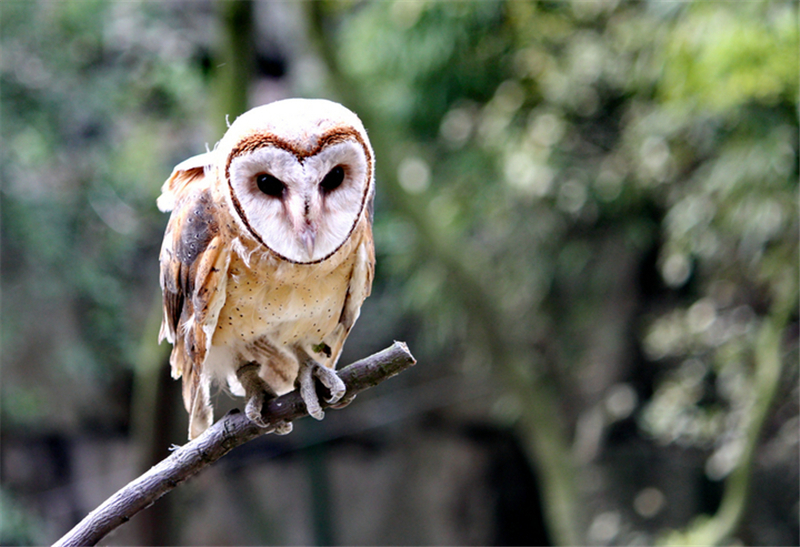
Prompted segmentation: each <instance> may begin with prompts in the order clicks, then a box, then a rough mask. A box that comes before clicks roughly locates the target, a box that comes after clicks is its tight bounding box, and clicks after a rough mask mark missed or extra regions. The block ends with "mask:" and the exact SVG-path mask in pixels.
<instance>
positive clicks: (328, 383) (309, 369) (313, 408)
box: [297, 359, 346, 420]
mask: <svg viewBox="0 0 800 547" xmlns="http://www.w3.org/2000/svg"><path fill="white" fill-rule="evenodd" d="M315 377H316V378H318V379H319V381H320V383H321V384H322V385H323V386H325V387H326V388H328V391H329V392H330V394H331V396H330V397H329V398H326V399H325V401H326V402H328V403H331V404H333V403H336V402H338V401H339V400H340V399H341V398H342V397H343V396H344V393H345V391H346V387H345V385H344V382H343V381H342V379H341V378H339V375H338V374H336V371H335V370H332V369H329V368H328V367H324V366H322V365H320V364H319V363H317V362H316V361H314V360H312V359H308V360H306V361H305V362H304V363H303V365H302V366H301V367H300V373H299V374H298V376H297V379H298V382H299V384H300V397H302V398H303V401H304V402H305V403H306V409H307V410H308V413H309V414H310V415H311V416H312V417H314V418H316V419H317V420H321V419H322V418H324V417H325V413H324V412H323V411H322V406H320V404H319V397H318V396H317V386H316V385H315V383H314V378H315Z"/></svg>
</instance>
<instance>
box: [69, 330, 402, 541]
mask: <svg viewBox="0 0 800 547" xmlns="http://www.w3.org/2000/svg"><path fill="white" fill-rule="evenodd" d="M415 363H416V360H415V359H414V357H413V356H412V355H411V353H410V352H409V351H408V347H407V346H406V344H405V343H403V342H395V343H394V344H393V345H392V346H391V347H389V348H386V349H385V350H383V351H380V352H378V353H376V354H374V355H371V356H369V357H366V358H364V359H361V360H360V361H356V362H355V363H353V364H351V365H349V366H347V367H345V368H343V369H341V370H340V371H339V376H340V377H341V379H342V380H343V381H344V383H345V385H346V386H347V392H346V393H345V396H344V400H350V399H352V398H353V397H355V396H356V394H357V393H359V392H361V391H364V390H365V389H369V388H371V387H374V386H376V385H378V384H379V383H381V382H382V381H384V380H386V379H388V378H391V377H392V376H394V375H396V374H398V373H400V372H402V371H403V370H405V369H407V368H409V367H411V366H413V365H414V364H415ZM320 402H321V403H322V406H323V407H328V406H329V405H327V404H326V403H325V402H324V400H321V401H320ZM307 415H308V413H307V412H306V407H305V404H304V403H303V400H302V399H301V398H300V395H299V393H298V392H297V391H292V392H291V393H287V394H285V395H282V396H281V397H277V398H275V399H270V400H269V401H267V402H266V403H265V404H264V408H263V409H262V416H263V418H264V421H265V422H267V423H268V424H270V425H273V424H277V423H279V422H281V421H287V422H291V421H293V420H296V419H298V418H302V417H303V416H307ZM265 431H266V430H265V429H261V428H260V427H258V426H256V425H255V424H253V422H251V421H250V420H249V419H248V418H247V417H246V416H245V415H244V414H243V413H241V412H238V411H233V412H229V413H228V414H226V415H225V416H223V417H222V419H220V420H219V421H217V422H216V423H215V424H213V425H212V426H211V427H209V428H208V429H207V430H206V432H205V433H203V434H202V435H201V436H200V437H198V438H197V439H195V440H193V441H191V442H189V443H187V444H185V445H183V446H181V447H180V448H178V449H177V450H175V451H174V452H173V453H172V454H171V455H170V456H169V457H167V458H166V459H164V460H162V461H161V462H160V463H158V464H156V465H155V466H153V467H151V468H150V470H149V471H147V472H146V473H144V474H143V475H142V476H140V477H139V478H137V479H135V480H133V481H131V482H130V483H128V485H127V486H125V487H123V488H122V489H121V490H119V491H118V492H117V493H116V494H114V495H113V496H111V497H110V498H108V499H107V500H106V501H105V502H104V503H103V504H102V505H100V506H99V507H98V508H97V509H95V510H94V511H92V512H91V513H89V514H88V515H87V516H86V517H85V518H84V519H83V520H82V521H81V522H79V523H78V524H77V525H76V526H75V527H74V528H73V529H72V530H70V531H69V532H67V534H66V535H64V537H62V538H61V539H60V540H58V541H57V542H56V543H55V545H56V546H59V547H61V546H64V547H66V546H78V545H96V544H97V542H98V541H100V540H101V539H102V538H103V537H105V536H106V534H108V533H109V532H111V531H112V530H114V529H115V528H117V527H118V526H120V525H121V524H123V523H124V522H127V521H128V520H129V519H130V518H131V517H132V516H133V515H135V514H136V513H138V512H139V511H141V510H142V509H145V508H147V507H149V506H150V505H152V504H153V503H154V502H155V501H156V500H157V499H158V498H160V497H161V496H163V495H164V494H166V493H167V492H169V491H170V490H172V489H173V488H175V487H176V486H178V485H179V484H180V483H182V482H183V481H185V480H186V479H188V478H189V477H191V476H193V475H195V474H196V473H198V472H199V471H201V470H202V469H204V468H205V467H206V466H208V465H210V464H212V463H214V462H215V461H217V460H218V459H220V458H221V457H222V456H224V455H225V454H227V453H228V452H230V451H231V450H232V449H234V448H236V447H237V446H239V445H242V444H244V443H246V442H248V441H250V440H252V439H255V438H256V437H259V436H261V435H263V434H264V432H265Z"/></svg>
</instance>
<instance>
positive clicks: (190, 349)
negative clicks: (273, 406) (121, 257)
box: [158, 99, 375, 438]
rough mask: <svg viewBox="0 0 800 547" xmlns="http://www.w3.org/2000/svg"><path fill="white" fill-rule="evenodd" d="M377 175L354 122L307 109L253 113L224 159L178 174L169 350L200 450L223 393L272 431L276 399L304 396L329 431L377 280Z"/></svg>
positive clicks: (227, 142) (167, 190)
mask: <svg viewBox="0 0 800 547" xmlns="http://www.w3.org/2000/svg"><path fill="white" fill-rule="evenodd" d="M373 172H374V167H373V153H372V149H371V147H370V145H369V140H368V139H367V135H366V131H365V130H364V128H363V126H362V125H361V122H360V121H359V120H358V118H357V117H356V116H355V114H353V113H352V112H350V111H349V110H347V109H346V108H344V107H342V106H341V105H338V104H336V103H331V102H329V101H324V100H301V99H290V100H286V101H279V102H276V103H271V104H269V105H265V106H262V107H258V108H255V109H253V110H251V111H249V112H247V113H245V114H243V115H242V116H240V117H239V118H237V120H236V121H235V122H234V123H233V124H232V125H231V126H230V128H229V129H228V131H227V133H226V134H225V136H224V137H223V139H222V140H221V141H220V143H219V144H218V145H217V146H216V147H215V149H214V150H213V151H211V152H208V153H206V154H201V155H200V156H195V157H193V158H191V159H189V160H186V161H185V162H183V163H181V164H179V165H178V166H177V167H176V168H175V170H174V171H173V173H172V175H171V176H170V178H169V179H168V180H167V182H166V183H165V184H164V187H163V188H162V194H161V197H159V200H158V205H159V208H160V209H161V210H163V211H171V213H172V214H171V216H170V220H169V223H168V224H167V229H166V232H165V234H164V243H163V245H162V248H161V255H160V259H159V260H160V265H161V287H162V291H163V295H164V319H163V322H162V327H161V339H166V340H168V341H169V342H171V343H172V344H173V349H172V354H171V357H170V363H171V366H172V372H173V376H174V377H176V378H178V377H181V378H183V397H184V403H185V405H186V409H187V411H188V412H189V436H190V438H194V437H196V436H198V435H200V434H201V433H202V432H203V431H204V430H205V429H206V428H207V427H208V425H210V423H211V421H212V419H213V409H212V407H211V404H210V397H209V388H210V385H211V384H212V383H213V382H217V383H219V384H221V385H225V384H227V385H228V386H229V387H230V390H231V392H232V393H233V394H236V395H243V396H245V397H246V398H247V405H246V409H245V410H246V412H247V415H248V416H249V417H250V418H251V419H252V420H253V421H254V422H256V423H258V424H259V425H263V426H265V427H266V425H264V424H262V423H261V418H260V409H261V404H262V403H263V400H264V398H265V397H271V396H275V395H280V394H282V393H285V392H287V391H290V390H292V389H294V388H295V387H297V388H299V389H300V392H301V396H302V397H303V399H304V401H305V402H306V406H307V407H308V410H309V413H310V414H311V415H312V416H314V417H317V418H320V419H321V417H322V410H321V408H320V404H319V401H318V400H317V395H316V388H315V386H314V382H315V379H316V380H318V381H320V382H321V383H322V384H323V385H324V386H325V387H326V388H328V389H329V391H330V394H331V396H330V399H329V400H330V401H334V400H338V398H339V397H341V396H342V394H343V393H344V387H343V384H342V383H341V380H339V378H338V376H336V374H335V373H334V372H332V371H333V369H335V366H336V362H337V361H338V359H339V356H340V354H341V351H342V346H343V344H344V342H345V340H346V338H347V336H348V334H349V332H350V329H351V328H352V326H353V324H354V323H355V321H356V319H357V318H358V316H359V313H360V309H361V304H362V303H363V301H364V299H365V298H366V297H367V296H368V295H369V293H370V290H371V285H372V277H373V272H374V261H375V260H374V249H373V243H372V202H373V197H374V183H373ZM290 429H291V424H282V425H281V426H280V428H279V432H283V433H285V432H288V431H289V430H290Z"/></svg>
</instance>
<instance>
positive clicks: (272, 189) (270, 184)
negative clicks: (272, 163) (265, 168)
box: [256, 173, 286, 198]
mask: <svg viewBox="0 0 800 547" xmlns="http://www.w3.org/2000/svg"><path fill="white" fill-rule="evenodd" d="M256 184H258V189H259V190H261V191H262V192H263V193H265V194H267V195H268V196H270V197H273V198H281V197H283V193H284V192H285V191H286V185H285V184H284V183H282V182H281V181H280V180H278V179H277V178H275V177H273V176H272V175H268V174H266V173H262V174H260V175H257V176H256Z"/></svg>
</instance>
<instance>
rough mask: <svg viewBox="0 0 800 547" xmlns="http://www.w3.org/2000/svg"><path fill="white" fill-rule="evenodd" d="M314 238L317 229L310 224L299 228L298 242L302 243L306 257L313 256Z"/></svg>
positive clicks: (315, 237)
mask: <svg viewBox="0 0 800 547" xmlns="http://www.w3.org/2000/svg"><path fill="white" fill-rule="evenodd" d="M316 239H317V231H316V230H314V228H312V227H311V225H310V224H306V225H305V226H303V229H302V230H300V242H301V243H302V244H303V248H304V249H305V250H306V253H308V258H311V257H312V256H314V241H315V240H316Z"/></svg>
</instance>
